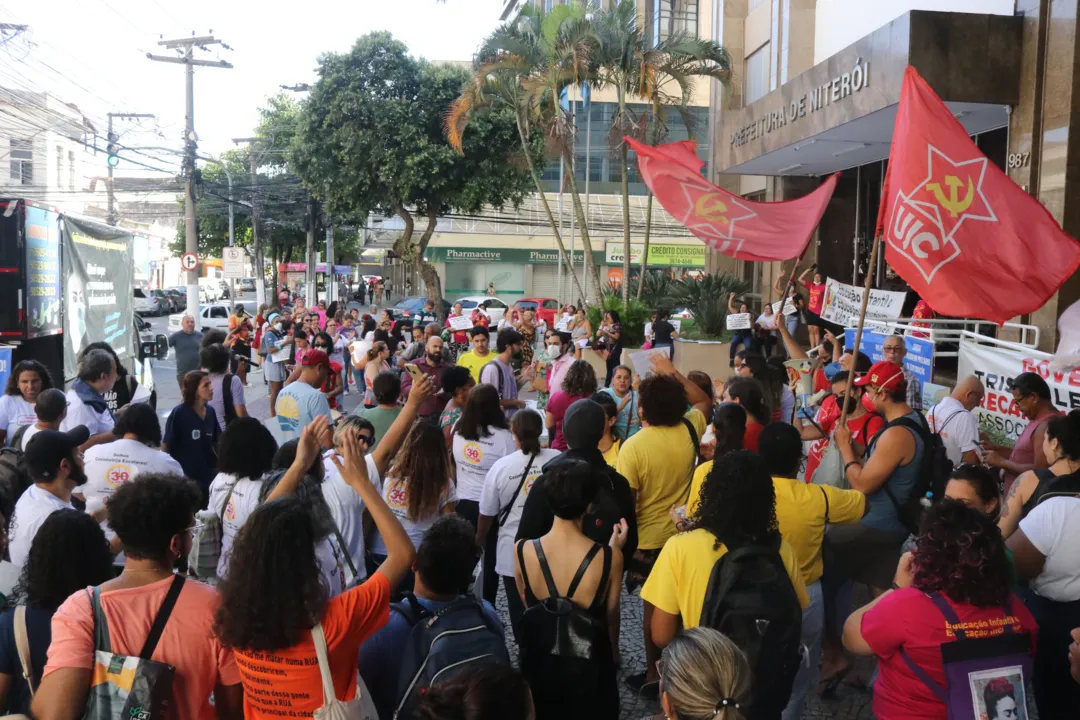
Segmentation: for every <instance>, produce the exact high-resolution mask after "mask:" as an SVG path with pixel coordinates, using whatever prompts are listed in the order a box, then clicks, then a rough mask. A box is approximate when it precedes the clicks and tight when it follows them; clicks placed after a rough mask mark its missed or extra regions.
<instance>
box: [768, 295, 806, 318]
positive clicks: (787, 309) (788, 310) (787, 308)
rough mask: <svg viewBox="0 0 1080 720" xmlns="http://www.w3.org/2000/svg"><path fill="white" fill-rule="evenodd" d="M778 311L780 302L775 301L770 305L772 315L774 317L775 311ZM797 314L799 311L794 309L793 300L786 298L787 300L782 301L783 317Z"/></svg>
mask: <svg viewBox="0 0 1080 720" xmlns="http://www.w3.org/2000/svg"><path fill="white" fill-rule="evenodd" d="M779 309H780V301H779V300H777V301H776V302H774V303H773V304H772V311H773V315H775V314H776V311H777V310H779ZM797 312H799V311H798V309H797V308H796V307H795V301H794V300H792V299H791V298H788V299H787V300H785V301H784V314H785V315H794V314H795V313H797Z"/></svg>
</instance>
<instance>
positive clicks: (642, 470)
mask: <svg viewBox="0 0 1080 720" xmlns="http://www.w3.org/2000/svg"><path fill="white" fill-rule="evenodd" d="M686 418H687V419H688V420H690V422H691V424H692V425H693V426H694V430H695V431H696V432H697V435H698V440H699V441H700V440H701V436H702V435H704V434H705V416H704V415H702V414H701V413H700V412H699V411H697V410H690V412H688V413H687V414H686ZM697 453H698V448H696V447H694V445H693V443H692V442H691V440H690V432H689V431H688V430H687V429H686V425H685V424H683V423H682V422H680V423H679V424H678V425H675V426H672V427H662V426H649V427H646V428H642V429H641V430H640V431H639V432H638V433H637V434H635V435H634V437H632V438H630V439H629V440H627V441H626V442H625V443H623V444H622V446H621V447H620V448H619V459H618V462H616V464H615V469H616V470H618V471H619V474H620V475H622V476H623V477H625V478H626V480H627V482H629V483H630V489H631V490H633V491H634V502H635V509H636V511H637V526H638V547H639V548H640V549H642V550H655V549H657V548H661V547H663V546H664V543H665V542H666V541H667V539H668V538H669V537H671V536H672V535H674V534H675V523H673V522H672V521H671V516H670V515H669V514H668V511H669V510H671V508H673V507H678V506H680V505H683V504H685V503H686V493H687V490H688V489H689V487H690V480H691V478H692V477H693V470H694V462H695V460H696V459H697Z"/></svg>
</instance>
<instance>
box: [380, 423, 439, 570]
mask: <svg viewBox="0 0 1080 720" xmlns="http://www.w3.org/2000/svg"><path fill="white" fill-rule="evenodd" d="M382 498H383V500H384V501H385V502H386V505H387V507H389V508H390V511H391V512H392V513H394V516H395V517H397V519H398V521H399V522H400V523H401V526H402V527H403V528H405V532H406V533H407V534H408V535H409V539H410V540H412V542H413V546H415V547H419V546H420V541H421V540H423V539H424V533H426V532H427V531H428V528H430V527H431V526H432V525H433V524H434V523H435V521H436V520H438V519H439V516H440V515H443V514H445V513H451V512H453V511H454V505H455V504H456V503H457V492H456V488H455V487H454V481H453V478H452V477H451V468H450V454H449V453H448V452H447V451H446V439H445V438H443V434H442V430H441V429H439V427H438V426H437V425H435V424H433V423H423V422H422V423H416V424H415V425H413V427H412V429H411V430H410V431H409V435H408V437H407V438H406V439H405V445H404V447H403V448H402V449H401V452H399V453H398V454H397V459H396V460H395V461H394V464H393V465H392V466H391V467H390V470H388V471H387V473H386V480H385V481H384V482H383V487H382ZM386 554H387V549H386V542H385V541H384V540H383V537H382V535H380V534H378V533H376V535H375V538H374V540H373V541H372V543H371V559H372V562H373V564H374V565H373V567H374V566H378V565H380V564H382V562H383V561H384V560H385V559H386ZM369 569H373V568H369ZM412 581H413V579H412V578H411V577H406V578H405V580H404V581H403V582H402V584H401V585H400V586H399V587H398V589H399V590H401V591H411V590H412V589H413V588H412Z"/></svg>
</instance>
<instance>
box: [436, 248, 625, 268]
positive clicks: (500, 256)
mask: <svg viewBox="0 0 1080 720" xmlns="http://www.w3.org/2000/svg"><path fill="white" fill-rule="evenodd" d="M567 256H570V257H572V259H571V262H573V263H574V265H580V264H582V263H583V262H585V253H584V252H582V251H580V250H578V251H577V252H574V253H570V252H567ZM427 259H428V262H489V263H517V264H520V265H556V264H558V262H559V251H558V250H547V249H544V250H531V249H528V248H455V247H429V248H428V250H427ZM593 262H594V263H595V264H596V265H603V264H604V253H602V252H597V251H595V250H594V251H593ZM620 262H621V261H620Z"/></svg>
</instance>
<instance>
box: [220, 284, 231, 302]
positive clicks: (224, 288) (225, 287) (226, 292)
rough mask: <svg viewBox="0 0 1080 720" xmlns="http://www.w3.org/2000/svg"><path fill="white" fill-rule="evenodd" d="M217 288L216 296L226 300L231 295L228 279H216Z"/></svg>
mask: <svg viewBox="0 0 1080 720" xmlns="http://www.w3.org/2000/svg"><path fill="white" fill-rule="evenodd" d="M217 288H218V297H219V298H221V299H224V300H228V299H229V298H231V297H232V289H230V287H229V281H228V280H218V281H217Z"/></svg>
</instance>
